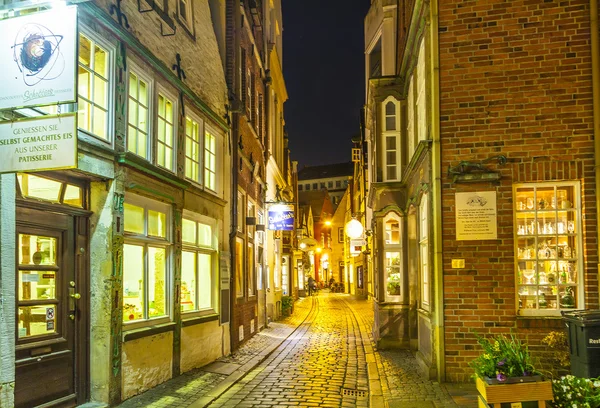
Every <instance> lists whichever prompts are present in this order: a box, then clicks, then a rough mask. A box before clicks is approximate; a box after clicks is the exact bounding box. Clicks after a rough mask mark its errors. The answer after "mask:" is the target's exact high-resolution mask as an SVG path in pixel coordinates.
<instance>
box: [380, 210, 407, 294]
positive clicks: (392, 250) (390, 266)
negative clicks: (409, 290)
mask: <svg viewBox="0 0 600 408" xmlns="http://www.w3.org/2000/svg"><path fill="white" fill-rule="evenodd" d="M400 226H401V223H400V217H398V216H397V215H395V214H389V215H387V216H386V217H385V218H384V222H383V227H384V238H385V242H384V254H385V256H384V259H383V262H384V265H383V266H384V270H385V275H384V276H385V299H386V301H388V302H398V301H400V298H401V296H402V294H403V290H404V288H403V279H402V270H403V268H402V235H401V234H402V230H401V227H400Z"/></svg>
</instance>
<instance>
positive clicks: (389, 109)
mask: <svg viewBox="0 0 600 408" xmlns="http://www.w3.org/2000/svg"><path fill="white" fill-rule="evenodd" d="M395 114H396V105H395V104H394V102H392V101H389V102H388V103H386V104H385V115H386V116H391V115H395Z"/></svg>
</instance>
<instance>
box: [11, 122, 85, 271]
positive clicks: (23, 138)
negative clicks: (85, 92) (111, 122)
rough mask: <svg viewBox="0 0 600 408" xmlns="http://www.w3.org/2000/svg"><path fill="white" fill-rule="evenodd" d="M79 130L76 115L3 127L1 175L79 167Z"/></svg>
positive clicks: (16, 123)
mask: <svg viewBox="0 0 600 408" xmlns="http://www.w3.org/2000/svg"><path fill="white" fill-rule="evenodd" d="M76 126H77V125H76V121H75V114H74V113H69V114H65V115H61V116H38V117H36V118H28V119H22V120H19V121H16V122H2V123H0V173H9V172H16V171H39V170H56V169H69V168H75V167H77V129H76ZM34 261H35V259H34Z"/></svg>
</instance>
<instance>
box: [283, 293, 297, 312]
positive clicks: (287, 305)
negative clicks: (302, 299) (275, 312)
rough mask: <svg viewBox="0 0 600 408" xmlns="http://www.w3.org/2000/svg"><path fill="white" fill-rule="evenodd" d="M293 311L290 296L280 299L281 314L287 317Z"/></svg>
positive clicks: (292, 301)
mask: <svg viewBox="0 0 600 408" xmlns="http://www.w3.org/2000/svg"><path fill="white" fill-rule="evenodd" d="M293 311H294V299H293V298H292V297H291V296H282V297H281V314H282V315H283V316H289V315H291V314H292V312H293Z"/></svg>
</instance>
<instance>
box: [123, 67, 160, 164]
mask: <svg viewBox="0 0 600 408" xmlns="http://www.w3.org/2000/svg"><path fill="white" fill-rule="evenodd" d="M128 65H129V69H128V70H127V141H126V149H127V151H128V152H131V153H134V154H136V155H138V156H140V157H142V158H144V159H146V160H148V161H151V160H152V132H153V126H152V125H153V123H152V118H153V115H152V112H153V108H154V80H153V78H152V76H150V75H149V74H148V73H146V72H145V71H144V70H143V69H141V68H139V67H138V66H137V65H135V64H134V63H133V62H132V61H128ZM131 75H135V76H136V77H137V78H138V86H137V89H138V90H139V81H140V80H143V81H144V82H146V83H147V99H148V105H147V106H145V109H146V123H147V127H146V133H145V139H146V151H145V152H140V151H138V150H137V143H136V146H135V150H131V149H130V147H129V142H130V140H131V134H130V128H132V127H133V128H135V130H136V133H137V137H136V141H137V140H139V134H140V132H142V133H143V129H140V128H139V126H138V124H139V118H138V120H137V123H136V124H135V125H132V124H131V122H130V116H129V115H130V114H131V112H130V109H129V108H130V106H131V102H132V99H133V98H132V95H131V94H130V89H131V84H130V81H131ZM138 96H139V94H138V95H136V98H135V99H133V101H135V103H136V104H137V105H138V106H143V105H142V104H141V103H140V102H139V100H138V99H137V98H138ZM138 113H139V109H138Z"/></svg>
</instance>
